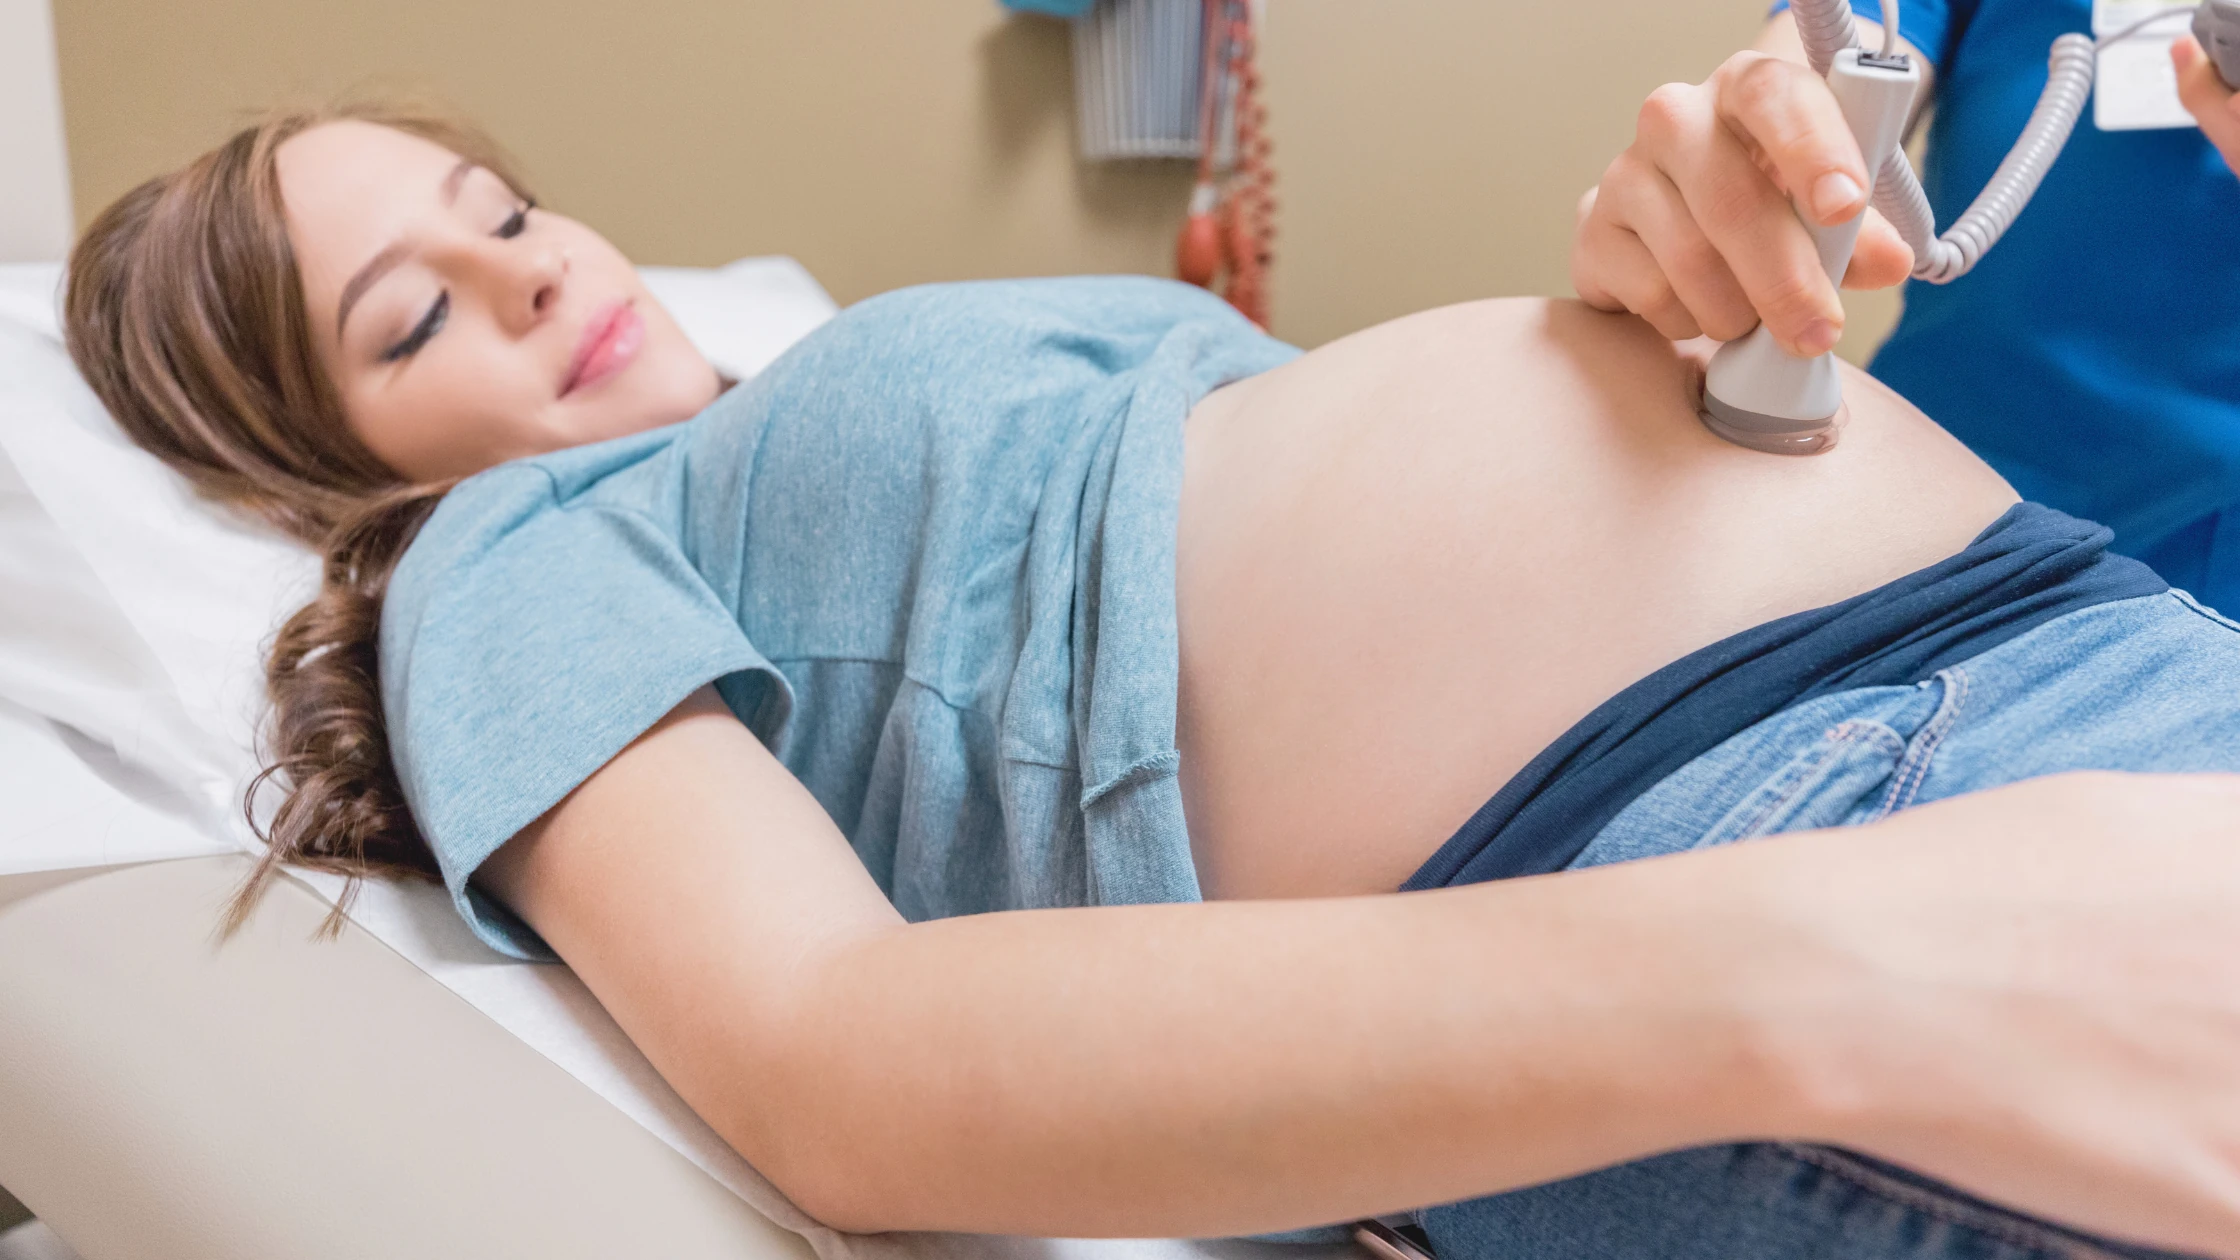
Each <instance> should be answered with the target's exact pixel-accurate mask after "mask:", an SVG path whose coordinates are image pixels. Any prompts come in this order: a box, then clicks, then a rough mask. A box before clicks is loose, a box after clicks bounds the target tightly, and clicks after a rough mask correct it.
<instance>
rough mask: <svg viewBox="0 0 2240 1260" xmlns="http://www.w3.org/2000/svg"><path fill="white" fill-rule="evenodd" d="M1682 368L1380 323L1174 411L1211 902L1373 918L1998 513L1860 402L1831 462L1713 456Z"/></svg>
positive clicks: (1580, 333)
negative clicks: (1684, 689)
mask: <svg viewBox="0 0 2240 1260" xmlns="http://www.w3.org/2000/svg"><path fill="white" fill-rule="evenodd" d="M1693 353H1694V350H1693V348H1689V347H1683V348H1676V347H1674V346H1673V345H1672V344H1671V343H1669V342H1666V341H1664V340H1663V339H1661V338H1659V337H1657V336H1656V335H1655V333H1654V332H1652V331H1651V330H1650V329H1649V328H1648V327H1647V326H1646V325H1644V324H1641V323H1639V322H1638V321H1635V320H1632V319H1628V318H1621V317H1614V316H1606V315H1600V314H1597V313H1595V312H1592V311H1590V310H1588V309H1586V308H1585V307H1582V306H1579V305H1577V304H1573V303H1563V302H1547V301H1540V300H1514V301H1503V302H1482V303H1474V304H1471V305H1468V306H1459V307H1450V308H1447V309H1444V310H1438V311H1430V312H1426V313H1424V314H1421V315H1416V316H1411V317H1409V318H1407V319H1403V320H1398V321H1395V322H1393V323H1389V324H1384V325H1380V326H1379V327H1376V328H1372V329H1369V330H1368V331H1366V332H1362V333H1359V334H1356V335H1355V336H1352V337H1349V338H1346V339H1345V340H1343V341H1339V342H1336V343H1334V344H1332V345H1329V346H1326V347H1324V348H1322V349H1320V350H1317V351H1315V352H1314V353H1312V354H1309V355H1307V356H1306V357H1305V358H1303V359H1301V360H1300V361H1298V362H1297V363H1294V364H1291V365H1290V366H1287V367H1285V368H1282V369H1281V370H1278V371H1275V372H1271V373H1268V374H1266V375H1264V376H1260V377H1257V378H1254V379H1252V380H1248V381H1245V382H1242V383H1240V384H1238V385H1234V386H1231V387H1229V388H1227V389H1224V390H1221V391H1219V392H1218V393H1216V394H1214V395H1212V396H1211V397H1209V398H1207V399H1206V400H1205V401H1204V402H1202V403H1200V404H1199V406H1198V408H1197V409H1196V410H1195V411H1193V412H1192V413H1191V417H1190V425H1189V433H1188V438H1187V463H1186V471H1185V477H1184V484H1183V494H1182V515H1181V524H1180V536H1179V541H1178V550H1177V553H1176V598H1177V609H1178V615H1179V618H1180V634H1181V656H1182V683H1181V707H1180V720H1179V729H1178V738H1179V740H1180V747H1181V749H1182V754H1183V755H1182V781H1183V794H1184V804H1185V808H1186V810H1187V812H1188V815H1189V822H1190V831H1191V841H1192V845H1193V849H1194V851H1195V853H1196V856H1197V862H1198V868H1199V874H1200V877H1201V879H1202V881H1203V883H1204V886H1205V889H1206V892H1207V895H1208V896H1213V897H1284V896H1321V895H1337V894H1347V893H1368V892H1380V891H1390V890H1391V889H1393V888H1395V887H1397V886H1398V885H1399V884H1400V883H1401V882H1402V881H1404V880H1405V879H1406V878H1407V877H1408V876H1409V875H1410V874H1412V873H1413V872H1414V871H1415V869H1416V868H1417V867H1418V866H1420V865H1421V864H1422V863H1423V861H1424V860H1425V859H1426V858H1428V857H1429V856H1430V855H1431V854H1432V853H1433V852H1434V851H1435V850H1436V849H1437V848H1438V847H1439V845H1440V844H1441V843H1442V842H1444V841H1445V839H1446V838H1447V837H1448V836H1449V835H1450V834H1452V833H1453V831H1454V830H1455V829H1456V828H1457V827H1459V826H1460V825H1461V824H1462V823H1463V822H1465V821H1466V820H1467V819H1468V818H1469V817H1470V815H1471V814H1472V813H1473V812H1474V811H1475V810H1476V809H1477V808H1478V806H1479V805H1481V804H1483V803H1484V802H1485V800H1486V798H1487V797H1488V796H1490V795H1491V794H1492V793H1493V792H1494V791H1495V790H1496V789H1497V788H1499V787H1500V786H1501V784H1502V783H1503V782H1505V781H1506V780H1507V779H1508V778H1509V777H1510V776H1511V775H1513V774H1514V773H1516V772H1517V771H1518V770H1520V769H1522V768H1523V767H1524V765H1525V763H1526V762H1527V761H1529V760H1531V758H1532V757H1533V756H1534V754H1536V753H1537V752H1539V750H1540V749H1541V748H1542V747H1543V746H1545V745H1546V744H1547V743H1549V742H1550V741H1552V740H1553V739H1555V738H1556V737H1557V736H1558V735H1560V734H1562V732H1563V731H1564V730H1565V729H1566V728H1568V727H1569V726H1570V725H1571V724H1572V723H1574V722H1576V721H1578V720H1579V719H1580V718H1582V717H1584V716H1585V715H1586V714H1587V713H1588V712H1589V711H1590V710H1592V709H1593V708H1594V707H1595V706H1596V705H1598V704H1600V703H1601V702H1602V701H1604V700H1606V699H1608V698H1610V697H1611V696H1612V695H1615V694H1616V693H1617V692H1619V691H1620V690H1622V689H1623V688H1625V687H1626V686H1627V685H1628V684H1630V683H1632V682H1634V681H1635V680H1637V679H1639V678H1641V677H1642V676H1644V675H1646V674H1648V673H1651V672H1652V671H1654V670H1656V669H1658V668H1659V667H1661V666H1663V665H1666V664H1669V663H1670V662H1672V661H1674V660H1676V659H1678V658H1679V657H1681V656H1684V655H1686V654H1687V653H1689V652H1691V651H1694V650H1695V649H1697V648H1700V647H1703V646H1705V645H1707V644H1710V643H1713V642H1716V641H1717V640H1719V639H1721V638H1724V637H1726V636H1727V635H1730V634H1734V633H1736V632H1738V631H1741V630H1745V629H1748V628H1749V627H1751V626H1754V625H1757V624H1760V623H1762V622H1765V621H1768V620H1771V619H1773V618H1776V617H1781V616H1785V615H1787V614H1789V613H1793V612H1799V611H1802V610H1804V609H1807V608H1814V607H1818V606H1820V605H1823V604H1828V603H1832V602H1834V601H1836V600H1840V599H1844V598H1847V597H1849V596H1852V595H1856V594H1858V593H1860V592H1862V591H1866V590H1870V589H1872V588H1874V587H1876V586H1879V585H1881V584H1882V583H1884V582H1887V581H1890V580H1892V579H1894V578H1897V577H1900V576H1902V575H1904V574H1906V573H1909V572H1911V571H1913V570H1915V569H1918V568H1921V567H1922V566H1924V565H1927V564H1930V563H1932V562H1934V561H1936V560H1939V559H1941V558H1943V557H1945V556H1948V555H1951V554H1952V553H1953V552H1956V551H1958V550H1960V549H1961V548H1962V547H1964V546H1966V545H1967V543H1968V541H1969V540H1970V539H1971V538H1973V537H1974V536H1975V535H1976V534H1977V533H1978V532H1980V531H1981V530H1982V529H1983V528H1984V527H1985V526H1986V525H1988V524H1990V523H1991V522H1992V521H1993V520H1995V519H1996V518H1997V517H1998V515H1999V514H2000V513H2001V512H2002V511H2004V510H2005V509H2006V508H2007V507H2008V506H2009V505H2011V504H2012V503H2013V502H2014V499H2015V496H2014V492H2013V491H2012V490H2010V489H2009V488H2008V487H2007V486H2006V484H2005V483H2004V482H2003V481H2001V480H2000V479H1999V478H1998V477H1997V476H1996V475H1995V474H1993V473H1992V472H1991V470H1990V469H1989V468H1987V467H1985V466H1984V465H1983V464H1982V463H1981V462H1980V461H1978V460H1977V459H1976V458H1975V457H1974V456H1972V455H1970V454H1969V453H1968V452H1967V451H1966V450H1965V449H1964V448H1962V447H1961V446H1960V444H1959V443H1958V442H1956V441H1954V440H1953V439H1952V438H1951V437H1950V436H1948V435H1947V434H1945V433H1944V431H1943V430H1941V429H1939V428H1937V427H1936V426H1935V425H1934V424H1932V423H1931V422H1930V421H1929V420H1928V419H1927V418H1925V417H1924V416H1922V415H1921V414H1920V413H1919V412H1918V411H1916V410H1914V409H1913V408H1912V407H1911V406H1910V405H1908V404H1907V403H1906V402H1904V401H1903V400H1902V399H1900V398H1898V397H1897V396H1896V395H1895V394H1892V393H1890V392H1889V391H1888V390H1887V389H1884V388H1882V387H1881V386H1880V385H1878V384H1876V383H1875V382H1873V381H1872V380H1871V379H1869V378H1867V377H1866V376H1864V375H1863V374H1856V373H1854V374H1852V375H1851V376H1850V378H1849V380H1848V381H1847V386H1846V389H1847V393H1848V396H1849V405H1850V407H1851V411H1852V416H1851V421H1850V426H1849V428H1848V430H1847V431H1846V432H1845V434H1844V438H1843V441H1842V442H1841V444H1839V445H1838V447H1837V448H1836V449H1835V450H1834V451H1832V452H1830V453H1828V454H1825V455H1821V456H1816V457H1812V458H1802V459H1800V458H1794V457H1784V456H1772V455H1760V454H1754V453H1752V452H1749V451H1744V450H1741V449H1739V448H1737V447H1734V446H1730V445H1728V444H1726V443H1724V442H1722V441H1720V440H1719V439H1717V438H1715V437H1713V436H1712V435H1711V434H1709V433H1708V432H1706V431H1705V430H1704V428H1703V427H1702V425H1701V424H1700V423H1698V421H1697V420H1696V418H1695V414H1694V402H1693V399H1692V395H1693V393H1694V390H1695V388H1696V385H1695V381H1696V379H1697V377H1698V374H1699V372H1700V368H1699V364H1698V360H1697V359H1696V358H1695V357H1692V356H1693Z"/></svg>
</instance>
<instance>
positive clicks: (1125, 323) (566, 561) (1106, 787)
mask: <svg viewBox="0 0 2240 1260" xmlns="http://www.w3.org/2000/svg"><path fill="white" fill-rule="evenodd" d="M1296 353H1297V351H1295V350H1293V349H1291V348H1290V347H1288V346H1285V345H1283V344H1282V343H1280V342H1277V341H1274V340H1271V339H1269V338H1268V337H1266V336H1265V335H1263V334H1262V333H1260V332H1259V331H1258V330H1257V329H1255V328H1254V327H1253V326H1252V325H1251V324H1249V323H1248V322H1246V321H1245V320H1244V319H1243V318H1241V317H1240V316H1238V315H1237V314H1236V313H1235V312H1234V311H1232V310H1231V309H1230V308H1229V307H1228V306H1227V305H1225V304H1224V303H1222V302H1221V301H1220V300H1219V299H1217V298H1215V297H1213V296H1211V295H1209V294H1207V293H1205V292H1204V291H1202V290H1199V289H1194V288H1191V287H1189V286H1186V285H1180V284H1174V283H1170V282H1166V281H1156V280H1145V279H1130V278H1109V279H1086V280H1080V279H1076V280H1043V281H1017V282H1000V283H986V284H966V285H943V286H933V287H928V288H919V289H908V290H903V291H901V292H897V293H891V294H888V295H886V296H883V297H879V298H875V299H872V300H870V301H868V302H864V303H862V304H861V305H858V306H856V307H854V308H852V309H850V310H848V311H846V312H844V313H843V314H841V315H840V316H839V317H838V318H836V319H834V320H833V321H832V322H831V323H829V324H827V325H826V326H825V327H824V328H822V329H820V330H819V331H818V332H816V333H814V334H812V335H811V336H810V337H809V338H808V339H807V340H805V341H803V342H802V343H801V344H800V345H799V346H797V347H795V348H794V349H793V350H792V351H791V352H789V353H788V354H787V355H786V356H785V357H783V358H781V359H780V360H779V361H778V362H777V363H775V364H773V365H772V366H771V367H770V368H769V370H768V371H766V372H764V373H763V374H762V375H761V376H759V377H757V378H755V379H754V380H752V381H749V382H747V383H745V384H743V385H740V386H738V387H736V388H734V389H732V390H731V391H730V392H729V393H727V394H725V395H724V396H723V397H722V398H720V399H718V400H717V401H716V402H715V403H714V405H712V406H710V407H709V408H708V409H707V410H706V411H704V412H702V413H701V414H700V415H699V416H697V417H695V418H693V419H692V420H689V421H687V422H685V423H683V424H679V425H674V426H671V427H669V428H665V429H660V430H656V431H654V432H650V433H644V434H639V435H636V436H632V437H626V438H621V439H617V440H615V441H611V442H604V443H600V444H597V445H593V446H586V447H579V448H576V449H574V450H568V451H561V452H558V453H555V454H551V455H543V456H538V457H536V458H533V459H526V460H517V461H514V462H511V463H507V464H503V465H500V466H499V467H497V468H494V469H491V470H489V471H487V472H484V473H482V474H480V475H478V476H475V477H473V478H470V479H469V480H467V481H466V482H464V483H462V484H461V485H460V486H459V487H458V488H457V489H455V490H453V491H452V492H451V493H450V495H449V496H448V497H446V498H445V500H444V502H443V503H442V505H441V506H440V507H438V509H437V510H436V512H435V514H434V515H433V517H432V518H431V519H430V520H429V521H428V523H427V525H426V527H425V528H424V529H423V530H422V531H421V533H420V535H419V536H418V538H417V539H416V540H415V541H414V542H413V544H412V546H411V548H410V550H409V551H407V553H406V554H405V556H404V559H403V561H402V562H401V563H400V564H399V565H398V567H397V570H396V574H395V577H394V579H393V580H392V582H391V585H390V588H389V594H388V599H387V604H386V607H385V608H384V610H383V615H382V624H381V655H380V664H381V683H382V695H383V700H384V706H385V710H386V714H387V719H388V729H389V736H390V746H391V751H392V755H393V757H394V758H395V762H396V767H397V772H398V776H399V778H400V780H401V781H402V783H403V786H404V791H405V796H406V799H407V801H408V802H409V803H410V805H411V807H412V812H413V817H414V819H415V820H416V821H417V822H418V824H419V826H420V829H421V832H422V834H423V835H425V836H426V837H427V839H428V842H429V844H430V845H431V846H432V847H433V849H434V850H435V854H436V857H437V860H438V861H439V863H440V864H441V866H442V868H443V874H444V880H445V883H446V884H447V885H448V886H449V888H450V890H451V893H452V896H453V898H454V900H455V901H456V903H457V904H458V906H459V909H460V911H461V913H462V914H464V915H465V916H466V917H467V919H468V921H469V922H470V923H471V924H473V926H474V927H475V929H476V931H477V932H478V933H479V934H480V935H481V936H482V938H483V939H484V940H486V941H488V942H489V943H490V944H491V945H492V946H494V947H496V948H497V949H499V950H502V951H504V952H506V953H509V954H513V955H515V956H519V957H549V956H550V955H549V953H548V952H547V951H546V950H545V948H544V946H543V943H542V942H541V941H539V940H538V939H537V938H536V936H535V934H534V933H532V932H531V931H530V930H529V929H528V928H527V926H526V925H524V924H522V923H521V922H520V921H519V920H517V919H516V918H514V916H512V915H511V914H509V913H507V911H506V910H505V909H504V908H503V907H502V906H499V905H498V904H496V903H495V902H493V901H492V900H490V899H489V898H487V897H486V896H484V895H483V894H482V893H481V892H480V891H479V890H478V889H476V888H474V887H473V886H471V885H470V884H469V883H468V879H469V877H470V876H472V875H473V873H474V872H475V870H476V869H477V868H478V867H479V866H480V865H481V864H482V863H483V861H485V860H486V859H487V858H488V857H489V856H490V855H491V854H492V853H493V852H495V851H496V850H497V848H498V847H499V846H500V845H502V844H504V843H505V842H506V840H508V839H509V838H511V837H512V836H513V835H514V834H515V833H516V832H518V831H520V830H521V829H522V828H523V827H524V826H526V825H527V824H529V823H530V822H532V821H534V820H535V819H536V818H537V817H538V816H540V815H542V814H543V813H544V812H545V811H546V810H548V809H550V808H551V807H552V806H553V805H555V804H557V803H558V802H559V801H560V799H561V798H562V797H564V796H565V795H567V794H568V793H569V792H570V791H572V790H574V789H575V788H576V787H577V786H578V785H579V784H581V783H582V782H583V781H584V780H585V779H587V778H589V777H590V776H591V774H592V773H593V772H595V771H596V770H598V769H599V768H600V767H601V766H602V765H604V764H605V763H606V762H607V761H608V760H609V759H610V758H612V757H613V756H614V755H615V754H616V753H617V752H619V751H621V750H622V748H624V747H625V746H626V745H628V744H629V743H630V742H631V741H632V740H634V739H635V738H636V737H637V736H639V735H640V734H642V733H643V732H644V731H646V730H647V729H648V728H649V727H651V726H652V725H653V723H654V722H655V721H657V720H658V719H659V718H660V717H661V716H662V715H663V714H665V713H667V712H668V711H669V710H670V709H671V708H673V707H675V706H676V704H677V703H678V702H679V701H681V700H682V699H684V698H685V697H686V696H688V695H690V694H691V693H692V692H693V691H694V690H695V689H697V688H699V687H701V686H702V685H704V684H707V683H709V682H714V683H715V684H716V685H717V690H718V692H719V694H721V696H722V697H723V699H724V701H725V703H726V704H728V705H729V707H730V708H731V710H732V712H734V713H735V714H737V715H738V716H739V718H740V720H741V721H743V722H744V723H746V725H747V726H748V727H749V728H750V729H751V730H752V731H753V732H754V734H755V735H756V736H757V737H758V738H760V739H761V740H762V741H763V742H764V743H765V744H766V745H768V746H769V748H770V749H771V750H772V751H773V752H774V753H775V754H776V755H777V756H778V757H779V759H780V760H781V761H783V762H784V763H785V765H786V766H787V768H788V769H790V770H791V771H792V772H793V773H794V774H795V775H797V776H799V778H800V779H801V781H802V782H803V783H804V784H806V785H807V786H808V788H809V790H810V791H811V792H812V793H813V794H815V796H816V798H817V800H818V801H819V802H820V803H821V804H822V805H823V806H824V808H825V809H826V811H828V812H829V813H830V814H831V816H832V818H833V819H834V820H835V821H836V822H837V823H838V824H839V827H840V829H841V830H842V831H843V832H844V833H845V834H846V835H847V837H848V840H849V842H850V843H851V844H852V845H853V846H854V847H855V851H856V853H857V855H858V856H859V857H861V858H862V860H863V863H864V865H865V866H866V867H867V868H869V870H870V872H871V874H872V876H873V877H874V878H875V879H876V880H877V881H878V883H879V886H880V887H881V888H882V889H883V890H885V892H886V893H887V895H888V896H889V897H890V898H891V899H892V900H893V901H894V903H895V905H896V906H897V907H898V908H899V909H900V910H901V912H902V913H903V914H904V915H905V916H906V917H908V918H910V919H912V920H924V919H931V918H941V917H947V916H953V915H962V914H972V913H977V912H982V911H991V910H1004V909H1017V908H1030V907H1049V906H1071V905H1085V904H1114V903H1130V902H1154V901H1181V900H1191V899H1195V898H1196V897H1197V896H1198V895H1199V893H1198V884H1197V878H1196V873H1195V869H1194V867H1193V866H1192V864H1191V859H1190V844H1189V836H1188V833H1187V831H1186V829H1185V826H1184V821H1183V814H1182V800H1181V793H1180V789H1179V787H1178V785H1177V782H1176V769H1177V762H1178V757H1177V754H1176V751H1175V745H1174V734H1175V732H1174V724H1175V690H1176V681H1177V670H1178V667H1177V655H1176V644H1175V618H1174V538H1175V514H1176V508H1177V504H1178V499H1179V492H1180V487H1181V481H1182V431H1183V421H1184V418H1185V417H1186V416H1187V414H1188V413H1189V411H1190V408H1191V407H1192V405H1193V404H1194V403H1195V402H1196V401H1197V400H1198V399H1199V398H1200V397H1202V396H1203V395H1205V394H1206V393H1208V392H1210V391H1211V390H1213V389H1214V388H1216V387H1217V386H1219V385H1221V384H1224V383H1226V382H1229V381H1232V380H1236V379H1239V378H1241V377H1245V376H1249V375H1251V374H1253V373H1257V372H1260V371H1264V370H1266V369H1268V368H1272V367H1275V366H1277V365H1279V364H1281V363H1284V362H1286V361H1288V360H1289V359H1290V358H1292V357H1293V356H1294V355H1296ZM741 825H742V826H751V825H752V823H751V820H742V822H741ZM647 843H648V844H653V843H657V842H656V841H652V840H648V841H647ZM653 856H656V855H649V857H653Z"/></svg>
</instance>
